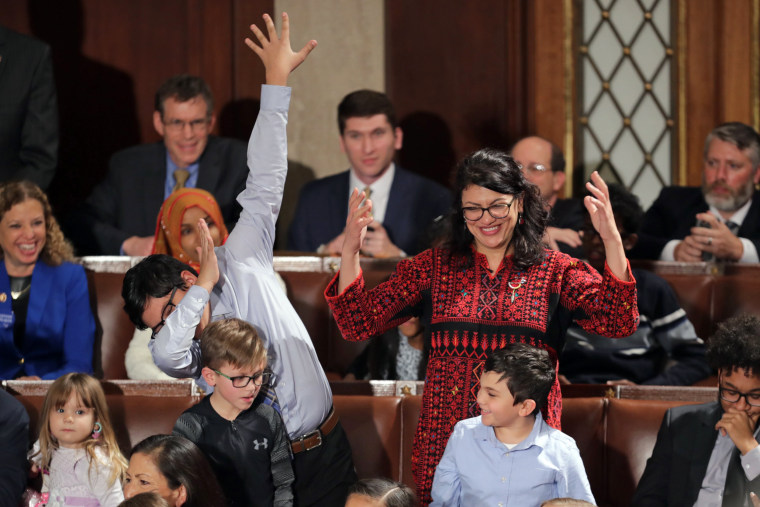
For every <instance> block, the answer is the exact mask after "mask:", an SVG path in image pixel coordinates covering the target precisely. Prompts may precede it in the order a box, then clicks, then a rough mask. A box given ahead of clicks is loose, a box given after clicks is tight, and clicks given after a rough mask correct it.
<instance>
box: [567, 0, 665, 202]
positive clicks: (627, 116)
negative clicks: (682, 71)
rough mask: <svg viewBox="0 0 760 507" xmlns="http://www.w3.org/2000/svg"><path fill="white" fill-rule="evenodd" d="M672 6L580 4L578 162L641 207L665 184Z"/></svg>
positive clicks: (628, 1)
mask: <svg viewBox="0 0 760 507" xmlns="http://www.w3.org/2000/svg"><path fill="white" fill-rule="evenodd" d="M672 4H673V1H672V0H581V1H580V2H577V3H576V4H575V5H576V9H577V17H576V19H580V21H581V23H580V26H581V27H582V28H581V30H580V32H581V33H580V34H579V35H578V36H577V37H576V41H578V46H577V50H578V54H579V57H578V58H577V59H576V64H577V68H576V72H577V76H578V80H577V83H578V86H577V90H578V97H577V98H576V100H577V103H578V104H579V107H578V108H577V109H576V110H577V111H578V112H579V115H578V116H579V117H578V121H577V122H576V125H577V133H578V136H577V137H576V139H577V140H578V141H577V142H576V146H577V148H578V155H579V161H580V162H581V165H582V167H583V176H584V179H587V178H588V177H589V176H590V175H591V172H593V171H595V170H598V171H599V172H600V174H601V175H602V177H604V178H605V180H606V181H611V182H619V183H622V184H623V185H625V186H626V187H627V188H629V189H630V190H632V191H633V192H634V193H635V194H636V195H638V196H639V198H640V199H641V202H642V205H643V206H644V208H647V207H648V206H649V204H651V202H652V201H653V200H654V199H655V198H656V197H657V194H658V193H659V191H660V189H661V188H662V187H663V186H666V185H670V184H671V181H672V174H671V168H672V166H673V158H674V154H675V149H676V148H675V144H674V143H675V141H676V136H675V134H674V129H673V125H674V121H673V115H674V104H675V94H674V89H675V87H674V86H673V75H674V57H673V49H672V48H673V44H672V41H673V40H674V33H675V30H674V29H673V28H672V24H671V19H672V15H671V14H672V9H673V5H672Z"/></svg>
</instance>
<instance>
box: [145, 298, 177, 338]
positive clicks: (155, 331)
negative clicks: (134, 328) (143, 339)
mask: <svg viewBox="0 0 760 507" xmlns="http://www.w3.org/2000/svg"><path fill="white" fill-rule="evenodd" d="M176 293H177V287H174V288H173V289H172V294H171V296H169V301H167V303H166V304H165V305H164V307H163V309H162V310H161V322H159V323H158V324H156V325H155V326H153V327H152V328H151V329H150V330H151V331H152V333H150V339H151V340H152V339H153V338H155V337H156V335H157V334H158V332H159V331H161V328H162V327H164V324H166V319H167V317H169V315H171V313H172V311H174V310H171V309H172V308H176V307H177V305H175V304H174V294H176ZM167 310H168V311H167Z"/></svg>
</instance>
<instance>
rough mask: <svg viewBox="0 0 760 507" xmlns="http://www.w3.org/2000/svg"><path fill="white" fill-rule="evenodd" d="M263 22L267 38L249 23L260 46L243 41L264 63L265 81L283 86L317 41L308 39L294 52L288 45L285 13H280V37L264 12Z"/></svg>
mask: <svg viewBox="0 0 760 507" xmlns="http://www.w3.org/2000/svg"><path fill="white" fill-rule="evenodd" d="M264 23H265V24H266V27H267V33H268V34H269V37H268V38H267V36H266V35H264V33H263V32H262V31H261V30H260V29H259V27H257V26H256V25H251V31H252V32H253V34H254V35H255V36H256V39H258V41H259V44H261V46H259V45H258V44H256V43H255V42H253V41H252V40H251V39H248V38H246V39H245V43H246V45H248V47H249V48H251V50H253V52H254V53H256V54H257V55H258V56H259V58H261V61H262V63H264V67H265V68H266V83H267V84H270V85H280V86H285V85H286V84H287V82H288V76H289V75H290V73H291V72H293V71H294V70H295V68H296V67H298V66H299V65H301V64H302V63H303V61H304V60H306V57H307V56H309V53H311V50H312V49H314V48H315V47H317V41H315V40H310V41H309V42H307V43H306V45H305V46H304V47H303V48H302V49H301V51H299V52H298V53H295V52H293V50H292V49H291V47H290V20H289V19H288V15H287V13H285V12H283V13H282V35H281V36H280V37H277V30H276V29H275V26H274V22H273V21H272V18H271V17H269V14H264Z"/></svg>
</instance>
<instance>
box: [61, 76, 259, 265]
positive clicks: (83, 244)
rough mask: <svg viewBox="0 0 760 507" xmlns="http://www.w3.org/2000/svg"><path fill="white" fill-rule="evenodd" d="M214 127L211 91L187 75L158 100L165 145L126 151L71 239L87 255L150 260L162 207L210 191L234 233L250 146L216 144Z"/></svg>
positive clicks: (156, 120) (78, 217) (157, 123)
mask: <svg viewBox="0 0 760 507" xmlns="http://www.w3.org/2000/svg"><path fill="white" fill-rule="evenodd" d="M215 123H216V117H215V115H214V99H213V95H212V94H211V89H210V88H209V86H208V84H207V83H206V82H205V81H204V80H203V79H201V78H200V77H197V76H190V75H186V74H182V75H176V76H173V77H171V78H169V79H168V80H167V81H166V82H165V83H164V84H162V85H161V87H160V88H159V89H158V91H157V92H156V97H155V111H154V112H153V127H154V128H155V130H156V132H157V133H158V134H159V135H160V136H161V137H162V138H163V141H162V142H158V143H152V144H142V145H139V146H133V147H131V148H127V149H125V150H122V151H120V152H118V153H116V154H115V155H113V157H111V161H110V163H109V170H108V174H107V176H106V178H105V180H104V181H103V182H101V183H100V184H99V185H98V186H97V187H96V188H95V189H94V190H93V192H92V194H90V197H89V198H88V199H87V202H86V203H85V205H84V207H83V209H82V210H80V211H79V212H78V213H76V214H75V215H74V218H72V220H73V221H74V222H75V223H72V227H70V228H69V229H70V231H69V233H70V235H71V237H72V239H73V240H74V242H75V243H76V245H77V247H78V251H79V252H80V253H83V254H102V255H119V254H121V255H148V254H150V253H151V251H152V249H153V236H154V233H155V229H156V217H157V215H158V210H159V209H160V207H161V204H162V203H163V202H164V200H165V199H166V198H167V197H169V194H171V193H172V191H173V190H176V189H178V188H180V187H197V188H202V189H204V190H207V191H209V192H210V193H211V194H212V195H213V196H214V198H216V200H217V202H218V203H219V207H220V208H221V210H222V216H223V217H224V221H225V223H227V224H228V228H229V229H232V226H233V225H234V224H235V222H236V221H237V219H238V216H239V214H240V206H239V205H238V204H237V202H236V200H235V199H236V197H237V195H238V194H239V193H240V192H241V191H242V190H243V188H245V178H246V176H247V174H248V169H247V166H246V147H245V143H243V142H241V141H238V140H236V139H227V138H223V137H216V136H212V135H211V132H212V130H213V128H214V125H215Z"/></svg>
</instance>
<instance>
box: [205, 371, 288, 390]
mask: <svg viewBox="0 0 760 507" xmlns="http://www.w3.org/2000/svg"><path fill="white" fill-rule="evenodd" d="M214 372H216V373H218V374H219V375H221V376H222V377H224V378H226V379H228V380H229V381H230V382H232V387H237V388H242V387H245V386H247V385H248V384H249V383H250V382H251V381H253V385H255V386H257V387H258V386H262V385H264V384H268V383H269V380H270V379H271V378H272V376H273V375H274V374H273V373H272V372H268V371H265V372H262V373H256V374H255V375H252V376H248V375H240V376H238V377H230V376H229V375H225V374H224V373H222V372H220V371H219V370H214Z"/></svg>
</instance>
